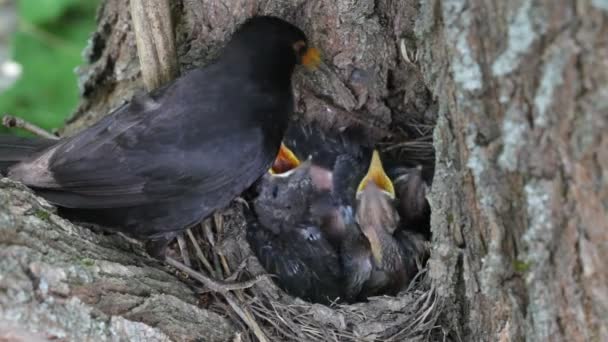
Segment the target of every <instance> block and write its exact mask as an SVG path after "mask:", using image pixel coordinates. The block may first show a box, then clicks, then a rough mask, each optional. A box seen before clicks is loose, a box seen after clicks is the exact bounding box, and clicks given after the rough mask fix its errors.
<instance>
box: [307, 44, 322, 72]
mask: <svg viewBox="0 0 608 342" xmlns="http://www.w3.org/2000/svg"><path fill="white" fill-rule="evenodd" d="M320 63H321V53H320V52H319V50H318V49H316V48H308V49H306V52H305V53H304V55H303V56H302V65H304V66H306V67H307V68H308V69H316V68H317V67H318V66H319V64H320Z"/></svg>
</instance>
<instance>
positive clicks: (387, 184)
mask: <svg viewBox="0 0 608 342" xmlns="http://www.w3.org/2000/svg"><path fill="white" fill-rule="evenodd" d="M369 182H374V184H376V185H377V186H378V187H379V188H380V189H382V191H384V192H386V193H387V194H388V195H389V197H390V198H393V199H394V198H395V188H394V186H393V182H392V181H391V179H390V178H388V176H387V175H386V172H384V168H383V167H382V161H381V160H380V154H379V153H378V151H377V150H374V153H373V154H372V161H371V163H370V164H369V169H368V170H367V174H366V175H365V177H363V179H362V180H361V182H360V183H359V186H358V187H357V197H359V194H361V193H362V192H363V190H364V189H365V187H366V186H367V184H368V183H369Z"/></svg>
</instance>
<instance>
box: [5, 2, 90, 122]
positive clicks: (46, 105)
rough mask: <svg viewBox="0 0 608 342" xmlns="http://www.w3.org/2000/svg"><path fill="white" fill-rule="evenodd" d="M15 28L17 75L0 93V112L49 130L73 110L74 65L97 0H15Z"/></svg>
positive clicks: (79, 57)
mask: <svg viewBox="0 0 608 342" xmlns="http://www.w3.org/2000/svg"><path fill="white" fill-rule="evenodd" d="M17 3H18V16H19V28H18V30H17V32H16V33H15V34H14V36H13V38H12V40H11V50H12V54H13V59H14V60H16V61H17V62H18V63H20V64H21V65H22V67H23V74H22V75H21V78H20V79H19V80H18V81H17V82H16V83H15V84H14V85H13V86H12V87H11V88H10V89H8V90H7V91H5V92H4V93H2V94H1V95H0V113H10V114H13V115H16V116H19V117H22V118H24V119H26V120H27V121H30V122H32V123H34V124H36V125H39V126H40V127H42V128H44V129H47V130H52V129H54V128H59V127H61V126H63V122H64V121H65V119H66V118H67V117H68V116H69V115H70V114H71V112H72V111H73V110H74V109H75V108H76V105H77V103H78V88H77V80H76V74H75V72H74V71H75V68H76V67H77V66H78V65H80V64H82V62H83V58H82V51H83V49H84V47H85V46H86V44H87V40H88V38H89V36H90V34H91V33H92V32H93V30H94V28H95V12H96V9H97V6H98V4H99V0H18V1H17Z"/></svg>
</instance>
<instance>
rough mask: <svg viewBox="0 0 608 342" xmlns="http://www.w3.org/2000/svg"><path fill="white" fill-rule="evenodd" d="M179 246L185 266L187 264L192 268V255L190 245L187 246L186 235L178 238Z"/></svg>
mask: <svg viewBox="0 0 608 342" xmlns="http://www.w3.org/2000/svg"><path fill="white" fill-rule="evenodd" d="M177 245H178V246H179V251H180V253H181V255H182V260H184V264H186V266H188V267H192V263H191V262H190V254H189V253H188V245H186V239H185V238H184V234H179V235H178V236H177Z"/></svg>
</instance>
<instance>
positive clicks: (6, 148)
mask: <svg viewBox="0 0 608 342" xmlns="http://www.w3.org/2000/svg"><path fill="white" fill-rule="evenodd" d="M55 143H57V141H56V140H53V139H44V138H24V137H17V136H13V135H0V174H3V175H5V174H6V172H7V171H8V168H9V167H10V166H11V165H14V164H17V163H18V162H20V161H22V160H25V159H27V158H28V157H31V156H32V155H34V154H36V153H38V152H41V151H43V150H45V149H46V148H48V147H50V146H52V145H54V144H55Z"/></svg>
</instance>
